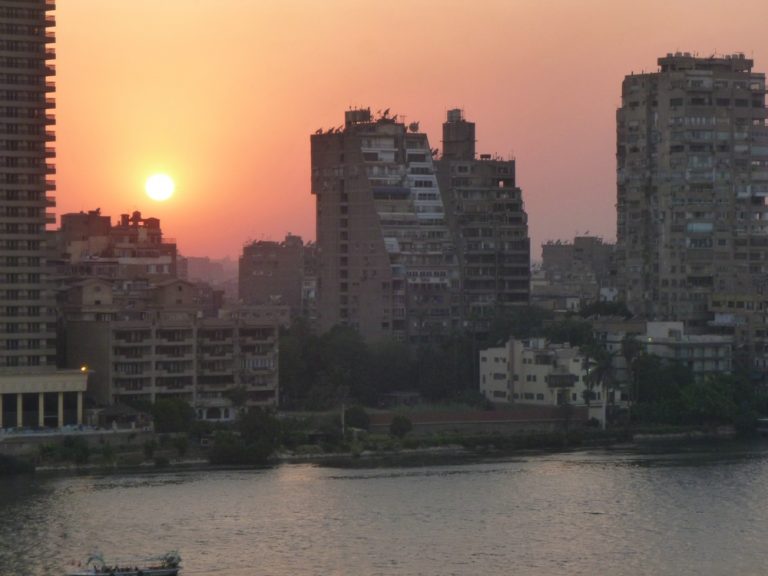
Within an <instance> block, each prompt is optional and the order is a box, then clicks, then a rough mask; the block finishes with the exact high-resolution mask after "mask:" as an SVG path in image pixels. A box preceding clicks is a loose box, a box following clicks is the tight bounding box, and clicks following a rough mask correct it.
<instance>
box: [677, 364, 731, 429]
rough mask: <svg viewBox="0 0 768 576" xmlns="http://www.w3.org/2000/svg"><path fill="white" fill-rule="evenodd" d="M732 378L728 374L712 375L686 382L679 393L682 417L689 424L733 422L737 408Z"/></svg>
mask: <svg viewBox="0 0 768 576" xmlns="http://www.w3.org/2000/svg"><path fill="white" fill-rule="evenodd" d="M733 384H734V383H733V380H732V378H731V377H729V376H728V375H722V376H713V377H710V378H707V379H706V380H699V381H693V382H691V383H689V384H687V385H686V386H685V387H684V388H683V389H682V390H681V393H680V399H681V403H682V408H683V412H684V418H685V419H686V420H687V423H689V424H725V423H730V422H733V420H734V418H735V416H736V414H737V411H738V408H737V406H736V402H735V401H734V394H735V389H734V385H733Z"/></svg>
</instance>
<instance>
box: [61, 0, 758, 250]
mask: <svg viewBox="0 0 768 576" xmlns="http://www.w3.org/2000/svg"><path fill="white" fill-rule="evenodd" d="M56 17H57V29H56V33H57V78H56V81H57V118H58V126H57V134H58V143H57V150H58V159H57V167H58V175H57V185H58V190H57V199H58V206H57V209H56V211H57V214H59V215H60V214H62V213H66V212H75V211H80V210H89V209H94V208H97V207H99V208H101V210H102V213H104V214H109V215H111V216H113V219H114V218H117V216H118V215H119V214H120V213H121V212H130V211H133V210H141V211H142V213H144V215H145V216H150V215H151V216H156V217H159V218H160V219H161V220H162V226H163V230H164V232H165V234H166V235H167V236H170V237H175V238H176V239H177V240H178V243H179V248H180V250H181V252H182V253H183V254H184V255H187V256H212V257H222V256H226V255H229V256H232V257H236V256H237V255H238V254H239V252H240V249H241V247H242V245H243V243H244V242H246V241H247V240H255V239H272V240H279V239H282V238H283V236H284V235H285V233H286V232H292V233H294V234H300V235H302V236H303V237H304V238H305V239H313V238H314V234H315V223H314V197H313V196H312V195H311V194H310V191H309V135H310V134H311V133H313V132H314V131H315V130H316V129H318V128H320V127H322V128H330V127H335V126H339V125H341V124H342V123H343V119H344V111H345V110H346V109H348V108H349V107H350V106H363V107H365V106H370V107H371V108H372V109H373V110H377V109H382V108H390V109H391V110H392V111H393V113H397V114H401V115H406V118H407V121H408V122H413V121H419V122H420V125H421V129H422V130H423V131H425V132H426V133H427V134H428V135H429V137H430V143H431V145H432V147H433V148H436V147H440V146H441V143H440V139H441V124H442V122H443V120H444V117H445V111H446V109H448V108H454V107H460V108H463V109H464V111H465V115H466V117H467V119H468V120H471V121H474V122H476V123H477V139H478V146H477V148H478V152H489V153H497V154H500V155H502V156H508V155H514V156H515V157H516V159H517V175H518V185H519V186H521V187H522V189H523V197H524V200H525V204H526V209H527V211H528V214H529V225H530V232H531V237H532V246H533V247H534V250H533V256H534V258H538V255H539V245H540V244H541V242H543V241H545V240H547V239H557V238H560V239H569V238H572V237H573V236H574V234H577V233H584V232H586V231H589V232H590V233H592V234H598V235H601V236H603V237H604V238H606V239H608V240H613V239H614V238H615V233H616V232H615V220H616V218H615V208H614V204H615V196H616V191H615V157H614V148H615V111H616V108H617V107H618V106H619V104H620V92H621V81H622V79H623V77H624V75H626V74H628V73H630V72H632V71H634V72H640V71H643V70H644V71H654V70H655V69H656V59H657V57H659V56H662V55H664V54H666V53H667V52H674V51H678V50H680V51H689V52H697V53H699V55H702V56H704V55H710V54H711V53H713V52H717V53H732V52H737V51H738V52H744V53H745V54H746V55H747V56H748V57H752V58H754V60H755V64H756V66H755V68H756V69H757V70H758V71H761V72H762V71H768V33H766V26H767V25H768V2H766V0H740V1H739V2H733V1H732V0H731V1H727V2H726V1H720V0H717V1H714V0H712V1H710V0H644V1H643V2H629V1H624V0H505V1H503V0H498V1H493V0H478V1H475V2H469V1H468V0H434V1H429V0H415V1H404V0H403V1H397V0H395V1H393V2H389V3H378V2H377V3H374V2H367V1H363V0H274V1H266V0H130V1H115V0H59V2H58V7H57V10H56ZM741 18H743V20H742V19H741ZM154 172H166V173H168V174H169V175H170V176H172V177H173V179H174V180H175V182H176V192H175V194H174V196H173V198H172V199H171V200H169V201H166V202H163V203H158V202H155V201H152V200H150V199H149V198H147V197H146V195H145V193H144V181H145V179H146V178H147V176H149V175H150V174H152V173H154Z"/></svg>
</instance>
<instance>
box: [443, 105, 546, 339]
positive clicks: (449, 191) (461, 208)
mask: <svg viewBox="0 0 768 576" xmlns="http://www.w3.org/2000/svg"><path fill="white" fill-rule="evenodd" d="M436 167H437V174H438V182H439V184H440V191H441V192H442V197H443V201H444V202H445V208H446V214H447V216H448V223H449V225H450V227H451V232H452V236H453V239H454V243H455V246H456V252H457V256H458V261H459V266H460V271H461V273H460V276H461V314H462V318H463V320H464V322H468V323H469V324H468V326H469V327H470V328H471V329H474V330H482V326H481V325H479V324H478V320H479V321H480V322H481V323H482V321H483V320H485V321H487V320H489V319H490V318H492V317H493V316H494V315H496V314H498V313H500V312H503V311H504V310H505V309H509V308H510V307H513V306H520V305H525V304H528V301H529V297H530V279H531V270H530V260H531V250H530V240H529V238H528V216H527V214H526V212H525V207H524V205H523V193H522V191H521V190H520V188H518V187H517V186H516V184H515V161H514V160H505V159H502V158H496V157H492V156H491V155H490V154H481V155H480V157H479V158H476V157H475V124H474V122H468V121H467V120H466V119H465V118H464V114H463V112H462V111H461V110H458V109H454V110H449V111H448V116H447V121H446V122H445V123H444V124H443V154H442V157H441V159H440V160H439V161H438V162H436Z"/></svg>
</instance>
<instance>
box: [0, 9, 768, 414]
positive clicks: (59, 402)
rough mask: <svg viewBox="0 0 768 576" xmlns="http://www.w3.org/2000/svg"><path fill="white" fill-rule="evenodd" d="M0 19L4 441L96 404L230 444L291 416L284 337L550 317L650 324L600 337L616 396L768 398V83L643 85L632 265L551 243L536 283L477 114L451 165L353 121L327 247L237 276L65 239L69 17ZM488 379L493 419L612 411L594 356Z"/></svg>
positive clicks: (626, 161) (621, 128)
mask: <svg viewBox="0 0 768 576" xmlns="http://www.w3.org/2000/svg"><path fill="white" fill-rule="evenodd" d="M5 4H7V5H8V7H7V8H6V7H5ZM0 5H2V6H0V7H1V8H3V10H2V12H0V18H1V19H2V20H3V22H4V23H5V24H7V25H6V26H5V27H4V28H3V30H2V34H0V50H2V51H3V53H4V56H3V58H4V62H5V64H6V66H7V67H8V68H10V69H13V73H7V74H4V73H0V428H2V427H4V426H15V427H26V426H59V427H60V426H64V425H67V424H81V423H83V421H84V412H85V409H86V407H87V406H86V403H87V402H92V403H95V404H96V405H108V404H113V403H121V402H128V403H131V402H134V403H135V402H137V401H139V402H142V401H146V402H154V401H156V400H158V399H160V398H181V399H183V400H186V401H188V402H189V403H190V404H191V405H192V406H193V407H194V408H195V410H196V411H197V414H198V416H199V417H200V418H204V419H215V420H221V419H224V420H227V419H231V418H233V417H234V415H235V412H236V410H237V409H238V408H239V407H240V406H241V405H244V406H276V405H277V404H278V402H279V396H280V393H279V384H278V368H277V366H278V352H279V351H278V330H279V328H280V327H281V326H285V325H287V324H288V323H289V322H290V321H291V320H295V319H297V318H300V317H303V318H306V319H307V320H308V321H309V322H310V323H311V324H313V325H314V326H316V328H317V329H318V330H319V331H321V332H322V331H327V330H329V329H330V328H332V327H334V326H337V325H342V326H349V327H352V328H354V329H356V330H357V331H358V332H359V333H360V334H361V336H362V337H363V338H364V339H365V340H366V341H368V342H377V341H383V340H390V339H392V340H397V341H400V342H404V343H408V344H411V345H428V344H431V343H435V342H440V341H441V340H443V339H445V338H446V337H447V336H449V335H450V334H451V333H454V332H456V331H469V332H471V333H473V334H475V335H481V336H482V335H484V334H486V333H488V329H489V327H490V325H491V321H492V320H493V319H494V318H495V317H496V316H498V315H500V314H504V313H505V312H508V311H510V310H514V309H515V308H516V307H520V306H524V305H528V304H530V303H533V304H536V305H538V306H541V307H543V308H547V309H549V310H552V311H554V312H564V313H571V312H578V311H580V310H582V309H584V307H585V306H587V305H590V304H594V303H596V302H624V303H626V305H627V306H628V308H629V310H630V312H631V313H632V314H633V315H634V317H633V318H630V319H626V318H605V317H604V318H597V319H594V321H593V326H594V330H595V334H596V336H597V339H598V341H599V342H601V343H603V345H604V346H605V347H606V349H607V351H608V352H609V353H611V354H612V358H613V362H614V373H615V375H616V378H617V379H618V380H619V381H626V377H627V365H626V359H625V358H623V357H622V355H621V354H620V353H619V352H620V350H621V347H622V344H623V343H624V342H626V341H627V339H630V340H632V341H634V342H636V343H637V344H638V345H639V346H640V348H641V349H642V350H644V351H645V352H647V353H650V354H654V355H657V356H659V357H661V358H663V359H667V360H669V361H675V362H680V363H682V364H684V365H686V366H688V367H689V368H690V369H691V371H692V372H693V374H694V376H695V377H696V378H700V379H702V378H706V377H707V376H708V375H712V374H717V373H722V372H729V371H731V370H732V369H733V368H734V366H735V365H737V364H738V365H741V366H748V367H749V368H751V370H752V376H753V378H755V380H762V381H765V380H766V375H767V374H768V372H767V371H768V331H767V330H766V314H767V313H768V312H767V311H768V299H766V296H765V287H766V274H768V263H767V262H768V225H766V217H767V216H766V215H767V214H768V208H766V202H765V199H766V197H768V124H767V120H766V119H767V118H768V112H767V111H766V107H765V93H766V91H765V76H764V74H762V73H757V72H754V71H753V62H752V60H751V59H749V58H746V57H745V56H744V55H742V54H734V55H726V56H717V55H716V56H711V57H699V56H696V55H691V54H689V53H679V52H678V53H671V54H667V55H666V56H664V57H662V58H659V60H658V64H659V70H658V71H657V72H651V73H643V74H631V75H629V76H627V77H625V79H624V81H623V84H622V102H621V107H620V108H619V110H618V112H617V148H616V159H617V197H616V198H617V203H616V208H617V241H616V244H615V245H614V244H611V243H607V242H604V241H603V240H602V239H601V238H598V237H595V236H589V235H583V236H577V237H576V238H574V240H573V241H572V242H561V241H557V242H547V243H545V244H544V245H543V246H542V258H543V262H542V265H541V267H540V268H536V269H534V270H533V273H532V271H531V270H532V268H531V254H530V236H529V230H528V217H527V214H526V211H525V206H524V201H523V193H522V190H521V189H520V187H518V185H517V180H516V163H515V160H514V159H512V158H501V157H498V156H495V155H491V154H479V155H478V154H477V152H476V133H475V132H476V131H475V124H474V123H473V122H470V121H468V120H467V119H466V118H465V116H464V112H463V111H462V110H460V109H451V110H448V111H447V116H446V121H445V122H444V123H443V126H442V150H438V149H437V148H433V147H432V144H431V143H430V141H429V138H428V136H427V134H425V133H424V132H422V131H420V128H419V124H418V122H412V123H409V124H406V123H405V122H404V121H403V120H401V119H399V118H398V116H397V115H393V114H391V113H390V111H389V110H384V111H379V112H376V113H373V112H372V111H371V110H370V109H369V108H356V109H350V110H347V111H346V112H345V115H344V124H343V126H341V127H339V128H336V129H331V130H327V131H324V130H318V131H317V132H316V133H315V134H313V135H312V136H311V138H310V143H311V160H310V161H311V193H312V195H314V197H315V201H316V238H317V240H316V243H312V242H309V243H306V244H305V243H304V241H303V240H302V238H301V237H299V236H294V235H291V234H288V235H287V236H286V237H285V239H284V240H282V241H279V242H275V241H268V240H259V241H255V242H249V243H247V244H246V245H245V246H244V247H243V251H242V254H241V255H240V258H239V262H238V271H237V274H235V272H234V265H233V264H232V265H231V266H229V268H227V266H226V263H223V262H214V261H211V260H210V259H206V258H194V257H188V258H184V257H182V256H181V255H180V254H179V252H178V249H177V244H176V242H175V241H174V240H173V239H169V238H167V237H165V236H164V235H163V232H162V229H161V226H160V221H159V220H158V219H157V218H153V217H145V216H143V215H142V214H141V213H140V212H138V211H135V212H132V213H126V214H121V215H120V216H119V217H118V218H117V219H116V220H115V221H114V222H113V220H112V218H111V217H110V216H109V215H104V214H102V213H101V211H100V210H99V209H96V210H91V211H88V212H79V213H71V214H64V215H62V217H61V227H60V228H59V229H58V230H55V231H53V230H47V229H46V226H47V225H49V224H54V223H55V216H54V215H53V214H52V213H51V212H49V209H50V208H52V207H53V206H54V205H55V198H54V196H53V192H54V190H55V184H54V182H53V180H52V179H51V178H52V175H53V174H54V173H55V167H54V165H53V160H54V158H55V149H54V146H53V143H54V141H55V136H54V133H53V130H52V127H53V125H54V124H55V119H54V116H53V110H54V108H55V101H54V98H53V93H54V91H55V87H54V83H53V81H52V78H53V76H54V75H55V69H54V66H53V61H54V58H55V50H54V47H53V42H54V35H53V32H52V28H53V26H54V18H53V16H52V14H51V11H52V10H53V8H54V5H53V3H50V2H45V1H40V2H30V3H28V4H25V5H24V6H23V7H22V6H21V3H19V2H18V1H16V2H0ZM230 264H231V263H230ZM235 276H237V278H235ZM479 366H480V368H479V381H480V391H481V392H482V393H483V394H484V395H485V397H486V398H487V399H488V400H491V401H493V402H502V403H511V402H513V403H531V404H562V403H569V404H586V405H587V406H590V407H591V406H592V405H596V406H600V405H604V404H605V403H606V402H607V401H608V398H606V397H605V393H604V391H601V390H595V391H592V390H590V385H589V379H588V377H589V370H590V368H591V367H590V361H589V359H588V358H586V357H585V356H584V355H583V354H582V352H580V351H579V350H578V349H577V348H576V347H571V346H568V345H562V344H553V343H551V342H547V341H546V340H544V339H540V338H538V339H537V338H534V339H521V340H518V339H515V338H512V339H510V340H509V341H508V342H506V343H500V344H499V345H498V346H497V347H494V348H490V349H487V350H483V351H481V352H480V354H479ZM613 400H616V398H614V399H613Z"/></svg>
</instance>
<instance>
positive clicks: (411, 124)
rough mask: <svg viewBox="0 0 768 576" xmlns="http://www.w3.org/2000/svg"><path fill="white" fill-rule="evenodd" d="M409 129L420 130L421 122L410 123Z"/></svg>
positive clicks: (412, 130)
mask: <svg viewBox="0 0 768 576" xmlns="http://www.w3.org/2000/svg"><path fill="white" fill-rule="evenodd" d="M408 130H410V131H411V132H418V131H419V123H418V122H411V123H410V124H408Z"/></svg>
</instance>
